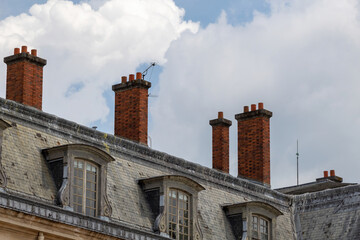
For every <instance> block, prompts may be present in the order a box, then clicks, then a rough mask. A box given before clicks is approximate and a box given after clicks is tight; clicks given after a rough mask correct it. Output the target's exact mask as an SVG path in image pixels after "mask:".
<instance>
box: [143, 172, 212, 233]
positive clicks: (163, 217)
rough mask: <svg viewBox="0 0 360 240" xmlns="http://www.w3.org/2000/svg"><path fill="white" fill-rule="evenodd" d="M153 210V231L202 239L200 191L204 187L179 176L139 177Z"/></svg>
mask: <svg viewBox="0 0 360 240" xmlns="http://www.w3.org/2000/svg"><path fill="white" fill-rule="evenodd" d="M138 182H139V184H140V186H141V187H142V189H143V190H144V192H145V194H146V197H147V199H148V202H149V204H150V207H151V209H152V212H153V214H154V218H155V222H154V231H155V232H158V233H160V234H161V235H164V236H167V237H169V238H171V239H178V240H179V239H183V240H190V239H191V240H193V239H194V240H200V239H202V233H201V229H200V226H199V223H198V217H197V202H198V192H200V191H202V190H204V189H205V188H204V187H203V186H201V185H200V184H198V183H197V182H195V181H194V180H192V179H190V178H188V177H184V176H178V175H165V176H158V177H152V178H146V179H140V180H139V181H138Z"/></svg>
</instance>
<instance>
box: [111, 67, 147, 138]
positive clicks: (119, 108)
mask: <svg viewBox="0 0 360 240" xmlns="http://www.w3.org/2000/svg"><path fill="white" fill-rule="evenodd" d="M150 87H151V83H150V82H147V81H145V80H143V79H142V75H141V73H140V72H138V73H136V79H135V75H134V74H130V75H129V81H127V78H126V77H125V76H124V77H122V78H121V83H119V84H116V85H113V86H112V90H113V91H114V92H115V135H117V136H120V137H124V138H128V139H130V140H133V141H136V142H139V143H142V144H145V145H147V138H148V135H147V134H148V133H147V131H148V89H149V88H150Z"/></svg>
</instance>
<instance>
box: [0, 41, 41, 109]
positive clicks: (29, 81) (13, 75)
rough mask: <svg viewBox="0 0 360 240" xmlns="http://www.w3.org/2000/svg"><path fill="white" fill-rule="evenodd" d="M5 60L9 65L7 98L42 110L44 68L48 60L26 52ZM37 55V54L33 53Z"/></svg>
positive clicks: (16, 51)
mask: <svg viewBox="0 0 360 240" xmlns="http://www.w3.org/2000/svg"><path fill="white" fill-rule="evenodd" d="M24 49H25V52H22V53H18V50H16V49H15V53H17V54H14V55H12V56H9V57H6V58H4V62H5V63H6V64H7V77H6V98H7V99H10V100H13V101H17V102H19V103H22V104H26V105H29V106H32V107H36V108H38V109H40V110H41V109H42V86H43V67H44V66H45V64H46V60H44V59H41V58H39V57H37V56H36V55H31V54H29V53H27V52H26V48H23V50H24ZM32 53H34V54H36V52H34V51H32Z"/></svg>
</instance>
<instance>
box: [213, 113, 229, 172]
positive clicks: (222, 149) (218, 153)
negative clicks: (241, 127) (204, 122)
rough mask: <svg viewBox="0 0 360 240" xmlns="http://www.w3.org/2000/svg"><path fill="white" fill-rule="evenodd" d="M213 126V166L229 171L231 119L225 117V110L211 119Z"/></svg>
mask: <svg viewBox="0 0 360 240" xmlns="http://www.w3.org/2000/svg"><path fill="white" fill-rule="evenodd" d="M209 124H210V125H211V126H212V156H213V168H215V169H218V170H221V171H223V172H226V173H229V127H230V126H231V121H230V120H228V119H225V118H224V114H223V112H219V113H218V118H217V119H213V120H210V121H209Z"/></svg>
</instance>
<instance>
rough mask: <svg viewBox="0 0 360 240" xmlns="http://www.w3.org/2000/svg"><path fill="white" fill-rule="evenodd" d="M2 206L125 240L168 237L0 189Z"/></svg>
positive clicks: (162, 239) (156, 239)
mask: <svg viewBox="0 0 360 240" xmlns="http://www.w3.org/2000/svg"><path fill="white" fill-rule="evenodd" d="M0 207H1V208H6V209H11V210H15V211H17V212H22V213H25V214H29V215H32V216H37V217H41V218H44V219H47V220H49V221H54V222H59V223H64V224H67V225H72V226H75V227H80V228H83V229H86V230H89V231H94V232H98V233H101V234H104V235H108V236H113V237H118V238H121V239H124V240H133V239H147V240H165V239H168V238H166V237H162V236H159V235H157V234H154V233H151V232H146V231H144V230H140V229H136V228H132V227H130V226H127V225H125V224H121V223H116V222H113V221H107V220H102V219H99V218H93V217H88V216H85V215H82V214H78V213H74V212H72V211H68V210H65V209H62V208H60V207H56V206H52V205H47V204H45V203H41V202H39V201H33V200H30V199H27V198H24V197H22V196H16V195H14V194H9V193H6V192H4V191H0Z"/></svg>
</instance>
